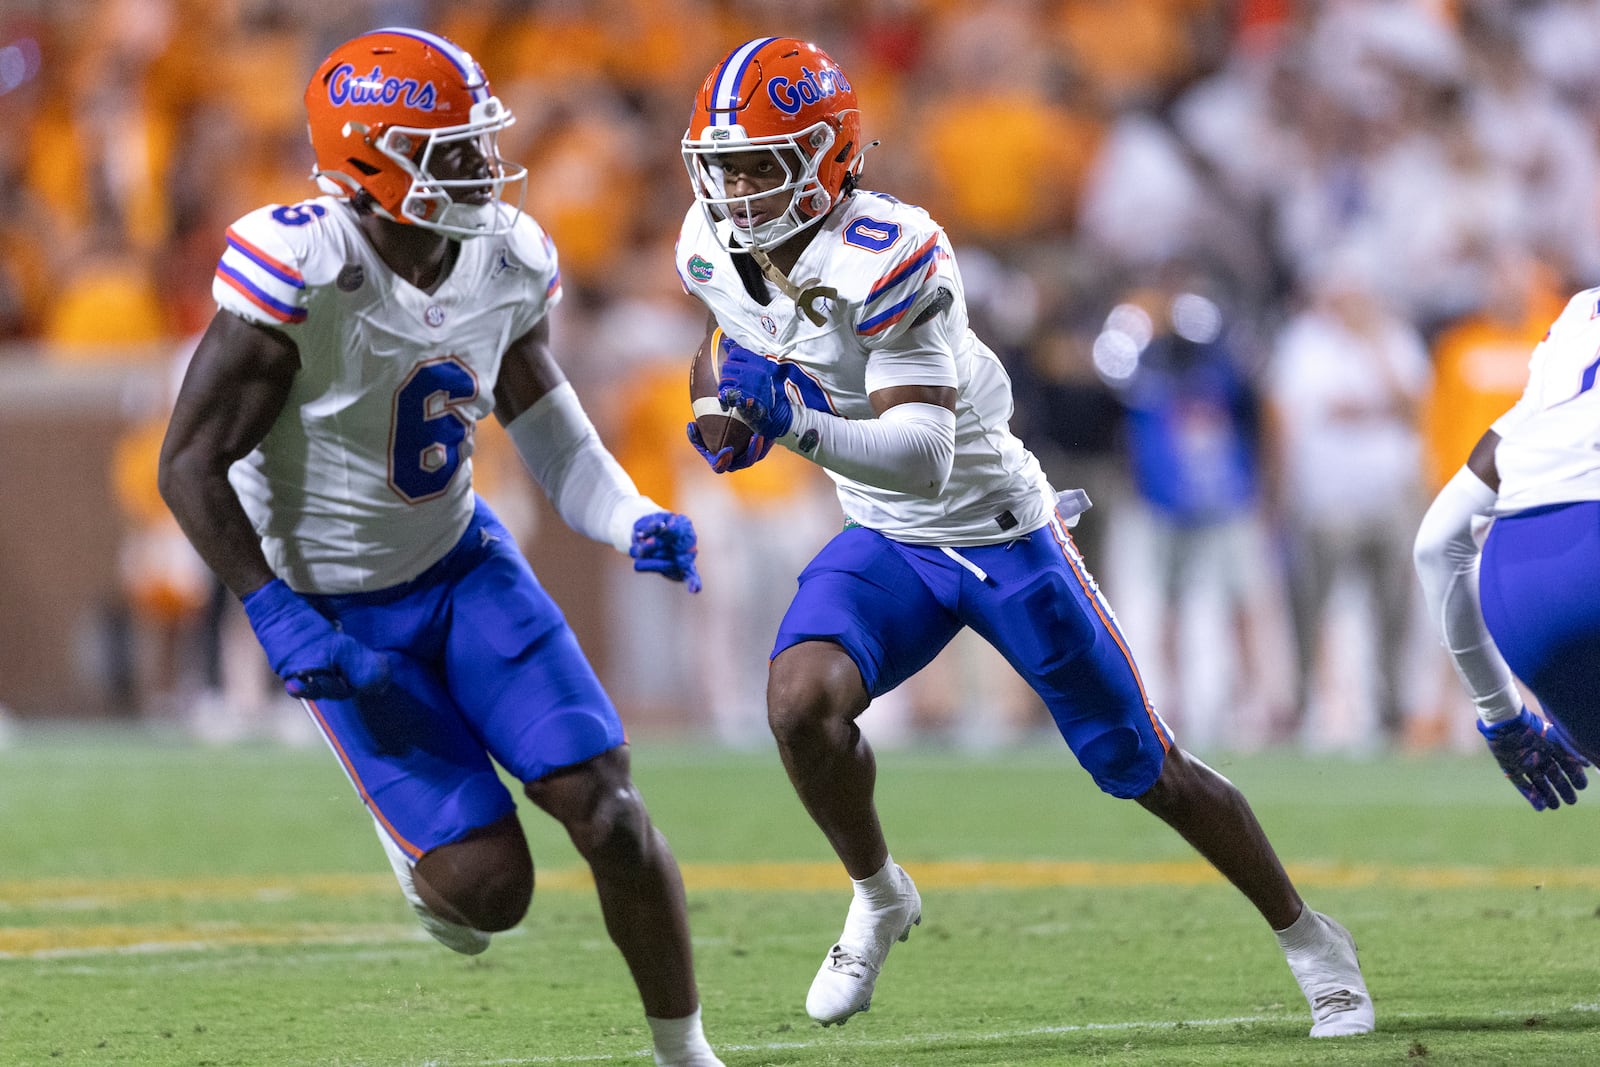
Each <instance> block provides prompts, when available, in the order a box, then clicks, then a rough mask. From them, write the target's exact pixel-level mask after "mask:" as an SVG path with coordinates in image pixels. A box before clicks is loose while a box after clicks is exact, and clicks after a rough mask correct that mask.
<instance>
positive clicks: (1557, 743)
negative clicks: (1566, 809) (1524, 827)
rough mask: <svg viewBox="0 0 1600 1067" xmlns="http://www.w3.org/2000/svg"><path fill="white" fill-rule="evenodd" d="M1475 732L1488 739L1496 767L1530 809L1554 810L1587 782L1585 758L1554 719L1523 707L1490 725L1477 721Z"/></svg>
mask: <svg viewBox="0 0 1600 1067" xmlns="http://www.w3.org/2000/svg"><path fill="white" fill-rule="evenodd" d="M1478 732H1479V733H1481V734H1482V735H1483V739H1484V740H1485V741H1487V742H1488V743H1489V751H1490V752H1493V753H1494V758H1495V759H1496V760H1498V761H1499V763H1500V769H1501V770H1503V771H1505V772H1506V777H1507V778H1509V779H1510V780H1511V784H1512V785H1514V786H1516V787H1517V792H1519V793H1521V794H1522V795H1523V796H1524V797H1526V798H1527V800H1528V803H1529V804H1532V805H1533V810H1534V811H1544V810H1545V809H1546V808H1549V809H1550V810H1551V811H1554V810H1555V809H1556V808H1559V807H1560V806H1561V802H1562V801H1566V802H1567V803H1568V804H1576V803H1577V802H1578V792H1577V791H1578V790H1580V789H1582V788H1583V787H1584V786H1586V785H1588V784H1589V778H1588V776H1587V775H1586V774H1584V773H1583V769H1584V768H1585V767H1587V766H1589V761H1588V760H1586V759H1584V758H1583V756H1581V755H1579V753H1578V750H1577V749H1576V748H1575V747H1574V746H1573V744H1572V739H1571V738H1569V737H1568V736H1567V732H1566V731H1565V730H1563V729H1562V728H1561V724H1560V723H1558V722H1555V721H1554V720H1547V719H1543V718H1540V717H1539V716H1538V715H1535V714H1534V713H1533V712H1531V711H1529V710H1528V709H1527V708H1523V709H1522V714H1520V715H1518V716H1517V717H1516V718H1515V719H1507V720H1506V721H1505V722H1497V723H1495V724H1494V725H1493V726H1485V725H1484V724H1483V723H1482V722H1479V723H1478Z"/></svg>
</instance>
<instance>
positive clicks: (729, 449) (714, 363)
mask: <svg viewBox="0 0 1600 1067" xmlns="http://www.w3.org/2000/svg"><path fill="white" fill-rule="evenodd" d="M731 343H732V342H731V341H726V342H725V340H724V337H723V333H722V331H721V330H717V331H716V332H715V333H714V334H713V335H712V340H711V342H710V343H709V344H707V345H706V346H705V347H703V348H701V349H700V351H698V352H696V353H695V357H694V364H693V366H692V367H691V368H690V371H689V397H690V400H691V401H692V402H693V404H694V421H693V422H691V423H689V426H688V433H689V443H690V444H691V445H693V446H694V449H695V451H696V452H699V453H700V457H701V458H702V459H704V460H705V461H706V463H707V464H709V465H710V467H711V469H712V470H714V471H716V472H717V473H718V474H727V473H728V472H730V471H737V470H744V469H745V468H746V467H749V466H752V465H753V464H755V463H757V462H759V461H760V460H761V459H762V458H763V457H765V456H766V454H767V453H768V452H770V451H772V438H770V437H763V436H761V435H759V434H757V433H756V432H755V431H754V430H753V429H751V427H750V424H749V423H748V422H746V421H745V420H744V418H743V417H741V416H740V415H739V413H738V412H737V411H731V410H728V409H725V408H724V407H723V406H722V402H721V401H720V400H719V399H718V397H717V392H718V389H719V387H720V378H721V363H722V360H723V358H724V357H725V355H726V350H727V348H728V345H730V344H731Z"/></svg>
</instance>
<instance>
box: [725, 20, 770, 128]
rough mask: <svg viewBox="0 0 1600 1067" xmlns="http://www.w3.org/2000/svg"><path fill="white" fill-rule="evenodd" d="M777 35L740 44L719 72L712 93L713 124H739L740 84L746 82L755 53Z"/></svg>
mask: <svg viewBox="0 0 1600 1067" xmlns="http://www.w3.org/2000/svg"><path fill="white" fill-rule="evenodd" d="M776 40H777V38H776V37H761V38H757V39H756V40H754V41H748V42H746V43H745V44H743V45H740V46H739V48H738V49H736V50H735V51H734V53H733V55H731V56H729V57H728V61H727V62H726V63H724V64H723V65H722V70H720V71H718V72H717V84H716V88H715V89H713V90H712V93H711V109H710V110H711V125H713V126H737V125H738V124H739V120H738V116H737V115H735V114H734V110H733V109H734V104H735V102H736V101H737V100H738V98H739V86H740V85H742V84H743V83H744V75H745V71H747V70H749V69H750V62H751V60H752V59H753V58H754V56H755V54H756V53H757V52H759V51H760V50H761V49H763V48H765V47H766V46H767V45H769V44H771V43H772V42H773V41H776Z"/></svg>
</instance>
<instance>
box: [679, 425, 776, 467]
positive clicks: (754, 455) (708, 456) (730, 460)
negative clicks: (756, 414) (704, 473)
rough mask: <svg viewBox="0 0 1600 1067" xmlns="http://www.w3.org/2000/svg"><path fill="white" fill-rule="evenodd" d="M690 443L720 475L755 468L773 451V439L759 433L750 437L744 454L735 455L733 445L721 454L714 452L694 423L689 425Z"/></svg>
mask: <svg viewBox="0 0 1600 1067" xmlns="http://www.w3.org/2000/svg"><path fill="white" fill-rule="evenodd" d="M689 443H690V444H691V445H693V446H694V450H695V451H696V452H698V453H700V458H701V459H703V460H705V461H706V462H707V463H709V464H710V465H711V469H712V470H714V471H716V472H717V473H718V474H727V473H729V472H731V471H742V470H744V469H745V468H746V467H753V466H755V465H756V464H757V463H759V462H760V461H761V460H762V459H764V458H766V455H767V453H768V452H771V451H772V438H770V437H762V436H761V435H760V434H758V433H757V434H751V435H750V443H749V444H748V445H745V446H744V451H743V452H739V453H735V452H734V450H733V447H732V446H731V445H730V446H729V447H727V448H724V449H722V450H721V451H720V452H713V451H711V449H709V448H707V447H706V441H705V438H704V437H701V436H700V427H699V426H697V425H695V424H694V423H692V422H691V423H690V424H689Z"/></svg>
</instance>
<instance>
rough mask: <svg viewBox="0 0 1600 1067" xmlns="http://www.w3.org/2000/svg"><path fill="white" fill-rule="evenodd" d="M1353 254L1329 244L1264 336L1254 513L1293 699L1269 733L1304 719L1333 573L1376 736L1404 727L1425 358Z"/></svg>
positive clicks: (1313, 693) (1313, 689)
mask: <svg viewBox="0 0 1600 1067" xmlns="http://www.w3.org/2000/svg"><path fill="white" fill-rule="evenodd" d="M1364 267H1365V260H1364V259H1362V258H1361V257H1358V256H1346V255H1342V254H1336V255H1335V256H1334V257H1333V259H1331V260H1330V262H1329V264H1328V265H1327V266H1326V267H1325V269H1323V270H1322V271H1321V272H1320V273H1319V274H1318V275H1317V276H1315V277H1314V278H1313V279H1311V280H1310V282H1309V283H1308V284H1307V286H1306V291H1305V295H1304V302H1303V304H1302V306H1301V307H1300V308H1299V309H1298V310H1297V311H1295V312H1294V313H1293V314H1292V315H1291V316H1290V317H1289V319H1288V321H1287V322H1286V323H1285V324H1284V326H1283V328H1282V330H1281V331H1280V333H1279V334H1278V337H1277V339H1276V343H1275V345H1274V352H1273V355H1272V362H1271V365H1270V367H1269V369H1268V376H1267V384H1266V419H1265V423H1264V425H1265V430H1266V432H1265V442H1266V450H1265V452H1264V460H1265V464H1266V465H1265V475H1266V478H1265V488H1266V491H1267V515H1268V518H1269V522H1271V523H1272V525H1273V526H1274V528H1275V530H1276V532H1277V533H1278V534H1279V535H1280V536H1281V537H1282V538H1283V548H1284V553H1285V566H1286V567H1287V575H1286V579H1287V583H1288V590H1289V607H1290V612H1291V614H1292V615H1293V621H1294V643H1295V668H1296V670H1295V678H1294V699H1293V704H1292V708H1291V711H1290V713H1289V717H1288V718H1287V719H1286V720H1285V721H1284V722H1282V723H1280V724H1278V726H1277V733H1278V736H1279V739H1281V740H1288V739H1291V738H1296V737H1299V736H1300V735H1301V733H1302V730H1303V729H1304V727H1305V726H1306V723H1307V717H1308V713H1309V710H1310V708H1311V705H1312V703H1313V699H1314V698H1315V697H1317V695H1318V693H1317V685H1316V680H1317V677H1318V673H1319V670H1321V669H1323V667H1324V663H1323V656H1324V654H1325V653H1326V652H1328V651H1329V649H1328V647H1327V646H1328V644H1329V642H1328V640H1327V635H1328V632H1329V630H1328V623H1329V615H1330V612H1329V610H1328V609H1329V603H1330V600H1331V598H1332V594H1333V591H1334V588H1335V582H1336V580H1337V579H1339V578H1340V577H1341V576H1343V575H1344V574H1345V573H1346V572H1353V576H1354V577H1355V578H1356V579H1358V580H1359V581H1360V583H1361V586H1362V588H1363V592H1364V593H1365V595H1366V598H1367V607H1368V613H1369V614H1368V618H1369V620H1370V623H1371V625H1370V626H1364V627H1363V633H1366V634H1370V635H1371V643H1372V649H1371V654H1372V659H1373V661H1374V663H1375V667H1376V672H1375V673H1376V676H1377V677H1376V679H1375V685H1374V686H1373V689H1374V690H1375V692H1374V693H1373V697H1372V699H1373V700H1374V701H1375V703H1376V707H1375V714H1374V716H1373V719H1374V725H1375V726H1376V732H1375V736H1376V737H1379V738H1381V739H1382V740H1383V741H1384V742H1385V743H1394V742H1397V741H1398V740H1399V739H1400V737H1401V734H1402V731H1403V729H1404V695H1405V694H1404V687H1405V676H1404V671H1403V670H1402V667H1403V664H1404V661H1405V654H1406V638H1407V635H1408V623H1409V619H1410V609H1411V595H1412V587H1411V582H1410V581H1409V568H1410V557H1409V546H1410V544H1411V538H1412V534H1413V532H1414V531H1415V530H1416V522H1417V517H1418V515H1419V514H1420V512H1421V510H1422V500H1423V495H1422V494H1423V490H1422V454H1421V448H1422V446H1421V441H1420V439H1419V436H1418V433H1417V410H1418V405H1419V404H1420V403H1421V400H1422V397H1423V395H1424V394H1425V393H1426V391H1427V388H1428V382H1429V376H1430V374H1431V369H1430V367H1429V363H1428V353H1427V349H1426V347H1425V346H1424V344H1423V340H1422V337H1421V335H1420V334H1419V333H1418V332H1417V330H1416V329H1415V328H1414V327H1413V326H1412V325H1411V324H1410V323H1409V322H1407V321H1406V320H1405V319H1403V318H1401V317H1400V316H1399V315H1397V314H1395V313H1394V312H1393V311H1391V310H1390V309H1389V308H1388V307H1387V306H1386V305H1385V304H1384V303H1383V301H1382V299H1381V298H1380V297H1379V296H1378V294H1377V293H1376V292H1375V291H1374V289H1373V285H1372V282H1371V280H1370V276H1369V275H1368V274H1367V273H1366V272H1365V270H1364Z"/></svg>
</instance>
